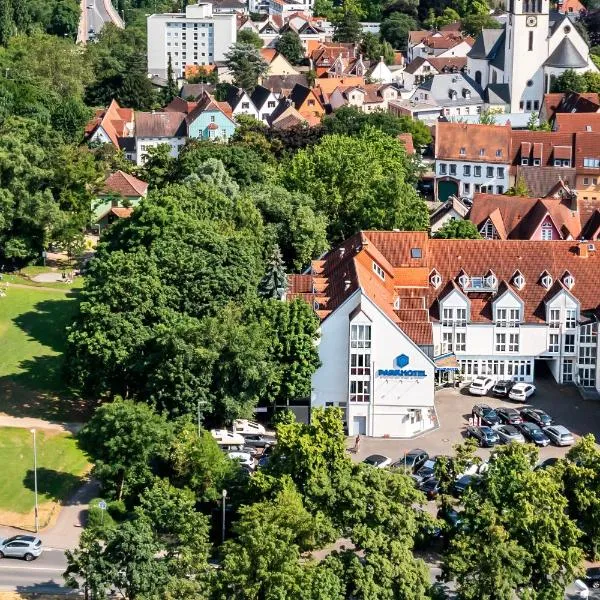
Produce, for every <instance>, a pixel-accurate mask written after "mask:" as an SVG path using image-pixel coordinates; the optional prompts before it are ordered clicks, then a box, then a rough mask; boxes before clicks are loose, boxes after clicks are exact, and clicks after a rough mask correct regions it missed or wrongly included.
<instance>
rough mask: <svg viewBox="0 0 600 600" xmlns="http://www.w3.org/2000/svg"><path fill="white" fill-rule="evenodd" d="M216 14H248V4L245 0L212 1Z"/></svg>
mask: <svg viewBox="0 0 600 600" xmlns="http://www.w3.org/2000/svg"><path fill="white" fill-rule="evenodd" d="M211 3H212V11H213V13H214V14H220V13H235V14H236V15H244V14H248V3H247V2H245V1H244V0H212V2H211Z"/></svg>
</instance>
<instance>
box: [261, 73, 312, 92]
mask: <svg viewBox="0 0 600 600" xmlns="http://www.w3.org/2000/svg"><path fill="white" fill-rule="evenodd" d="M296 84H299V85H303V86H305V87H310V86H309V85H308V79H307V77H306V75H305V74H304V73H301V74H300V75H270V76H269V77H264V78H263V80H262V82H261V85H262V86H263V87H265V88H267V89H268V90H271V91H272V92H273V93H274V94H275V95H276V96H282V95H283V96H286V95H288V94H289V93H290V92H291V91H292V89H293V88H294V86H295V85H296Z"/></svg>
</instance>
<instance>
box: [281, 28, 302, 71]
mask: <svg viewBox="0 0 600 600" xmlns="http://www.w3.org/2000/svg"><path fill="white" fill-rule="evenodd" d="M275 49H276V50H277V52H279V53H280V54H282V55H283V56H285V57H286V58H287V59H288V61H289V62H290V63H291V64H292V65H299V64H300V63H301V62H302V60H303V59H304V47H303V46H302V40H301V39H300V36H299V35H298V34H297V33H296V32H295V31H294V30H292V29H288V31H286V32H285V33H284V34H283V35H281V36H280V37H279V39H278V40H277V42H275Z"/></svg>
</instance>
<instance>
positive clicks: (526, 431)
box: [516, 423, 550, 447]
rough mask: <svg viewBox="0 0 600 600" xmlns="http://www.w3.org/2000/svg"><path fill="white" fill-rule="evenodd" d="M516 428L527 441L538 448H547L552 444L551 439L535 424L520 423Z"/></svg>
mask: <svg viewBox="0 0 600 600" xmlns="http://www.w3.org/2000/svg"><path fill="white" fill-rule="evenodd" d="M516 427H517V429H518V430H519V431H520V432H521V433H522V434H523V437H524V438H525V439H526V440H527V441H529V442H533V443H534V444H535V445H536V446H542V447H545V446H547V445H548V444H549V443H550V438H549V437H548V436H547V435H546V434H545V433H544V432H543V431H542V430H541V429H540V426H539V425H536V424H535V423H519V425H517V426H516Z"/></svg>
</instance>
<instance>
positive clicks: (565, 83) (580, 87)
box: [552, 69, 600, 93]
mask: <svg viewBox="0 0 600 600" xmlns="http://www.w3.org/2000/svg"><path fill="white" fill-rule="evenodd" d="M593 75H597V74H593ZM596 79H597V78H596V77H593V76H590V75H587V73H584V74H579V73H577V72H575V71H574V70H573V69H567V70H566V71H563V73H561V74H560V75H559V76H558V77H557V78H556V79H555V80H554V83H553V84H552V91H553V92H579V93H582V92H595V91H599V90H600V85H598V83H597V82H596ZM590 83H591V84H592V85H590ZM592 88H594V89H592Z"/></svg>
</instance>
